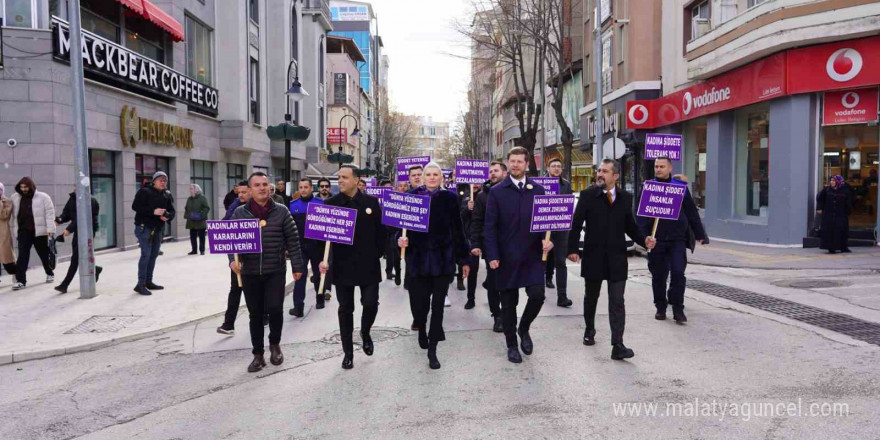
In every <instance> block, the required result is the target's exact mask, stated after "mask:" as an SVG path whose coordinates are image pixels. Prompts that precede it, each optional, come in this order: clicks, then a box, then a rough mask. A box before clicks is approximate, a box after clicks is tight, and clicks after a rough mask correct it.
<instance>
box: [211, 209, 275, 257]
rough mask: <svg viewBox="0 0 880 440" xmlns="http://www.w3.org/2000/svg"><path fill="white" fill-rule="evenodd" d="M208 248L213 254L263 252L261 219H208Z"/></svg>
mask: <svg viewBox="0 0 880 440" xmlns="http://www.w3.org/2000/svg"><path fill="white" fill-rule="evenodd" d="M208 248H209V249H210V252H211V253H212V254H259V253H260V252H263V241H262V240H261V239H260V221H259V220H257V219H255V218H249V219H240V220H208Z"/></svg>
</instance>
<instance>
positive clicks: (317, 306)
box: [315, 301, 324, 310]
mask: <svg viewBox="0 0 880 440" xmlns="http://www.w3.org/2000/svg"><path fill="white" fill-rule="evenodd" d="M315 308H316V309H318V310H321V309H323V308H324V301H318V302H316V303H315Z"/></svg>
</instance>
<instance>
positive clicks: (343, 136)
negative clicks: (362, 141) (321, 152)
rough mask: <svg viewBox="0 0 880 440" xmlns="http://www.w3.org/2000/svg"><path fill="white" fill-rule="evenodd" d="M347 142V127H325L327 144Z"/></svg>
mask: <svg viewBox="0 0 880 440" xmlns="http://www.w3.org/2000/svg"><path fill="white" fill-rule="evenodd" d="M346 142H348V129H347V128H345V127H342V128H328V129H327V144H328V145H329V144H344V143H346Z"/></svg>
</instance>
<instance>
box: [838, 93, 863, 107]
mask: <svg viewBox="0 0 880 440" xmlns="http://www.w3.org/2000/svg"><path fill="white" fill-rule="evenodd" d="M840 103H841V104H843V106H844V107H845V108H853V107H855V106H857V105H859V94H858V93H856V92H846V93H844V94H843V97H842V98H840Z"/></svg>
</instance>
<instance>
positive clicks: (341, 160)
mask: <svg viewBox="0 0 880 440" xmlns="http://www.w3.org/2000/svg"><path fill="white" fill-rule="evenodd" d="M345 118H352V119H354V130H352V132H351V135H350V137H360V136H361V130H360V128H358V127H359V124H358V120H357V118H356V117H354V116H353V115H349V114H345V115H342V117H341V118H339V131H340V132H341V131H342V121H344V120H345ZM347 140H348V138H346V139H344V141H347ZM343 143H344V142H343ZM331 156H332V155H331ZM345 156H346V155H345V154H344V153H343V151H342V144H340V145H339V153H338V157H337V158H336V159H338V160H335V161H334V162H338V163H339V168H340V169H342V164H343V163H349V162H351V161H352V160H353V159H351V160H348V161H345V160H344V159H347V158H345ZM327 159H328V160H329V159H330V158H329V157H328V158H327Z"/></svg>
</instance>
